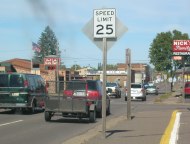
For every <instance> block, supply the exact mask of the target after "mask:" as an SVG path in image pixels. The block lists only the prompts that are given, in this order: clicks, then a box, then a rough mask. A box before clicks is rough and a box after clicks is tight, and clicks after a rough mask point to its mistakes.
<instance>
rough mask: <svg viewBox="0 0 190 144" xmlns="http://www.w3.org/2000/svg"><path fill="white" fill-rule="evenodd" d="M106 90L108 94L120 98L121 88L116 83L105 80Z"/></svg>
mask: <svg viewBox="0 0 190 144" xmlns="http://www.w3.org/2000/svg"><path fill="white" fill-rule="evenodd" d="M106 91H107V95H108V96H115V97H116V98H121V89H120V86H119V84H118V83H114V82H107V83H106Z"/></svg>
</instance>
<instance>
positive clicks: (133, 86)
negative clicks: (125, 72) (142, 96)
mask: <svg viewBox="0 0 190 144" xmlns="http://www.w3.org/2000/svg"><path fill="white" fill-rule="evenodd" d="M131 88H141V85H140V84H132V85H131Z"/></svg>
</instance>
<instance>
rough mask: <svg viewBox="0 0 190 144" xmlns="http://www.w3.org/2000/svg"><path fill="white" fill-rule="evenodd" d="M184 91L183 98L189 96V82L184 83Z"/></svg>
mask: <svg viewBox="0 0 190 144" xmlns="http://www.w3.org/2000/svg"><path fill="white" fill-rule="evenodd" d="M184 93H185V98H190V82H186V83H185V88H184Z"/></svg>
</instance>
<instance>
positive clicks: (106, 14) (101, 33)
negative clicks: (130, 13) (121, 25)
mask: <svg viewBox="0 0 190 144" xmlns="http://www.w3.org/2000/svg"><path fill="white" fill-rule="evenodd" d="M115 15H116V10H115V9H98V10H94V38H115Z"/></svg>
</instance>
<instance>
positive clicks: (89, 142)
mask: <svg viewBox="0 0 190 144" xmlns="http://www.w3.org/2000/svg"><path fill="white" fill-rule="evenodd" d="M176 95H177V94H176V93H173V94H172V95H171V96H170V97H169V98H168V99H166V100H164V101H162V102H161V103H160V104H161V105H162V104H163V105H165V104H166V105H167V104H176V105H179V106H180V105H188V106H187V108H184V109H180V111H181V112H182V115H181V119H182V120H183V121H185V122H186V124H185V129H184V126H181V129H180V131H181V133H180V134H181V135H182V136H183V137H185V138H186V139H187V140H188V136H187V135H188V134H189V130H190V125H189V123H188V122H187V115H188V120H190V117H189V115H190V103H182V102H181V98H178V97H176ZM177 107H178V106H177ZM177 107H176V108H177ZM188 107H189V108H188ZM173 111H174V110H173V109H167V110H164V111H163V109H160V110H148V111H143V112H136V113H135V115H134V116H133V114H132V120H127V116H120V117H117V118H113V119H111V120H109V121H108V122H107V123H106V126H107V127H106V138H104V137H103V133H102V125H99V126H98V127H96V128H93V129H91V130H89V131H88V132H86V133H85V134H82V135H79V136H78V137H76V138H73V139H72V140H69V141H67V142H64V143H63V144H73V143H77V144H160V141H161V138H162V136H163V134H164V132H165V130H166V128H167V126H168V124H169V122H170V119H171V116H172V113H173ZM184 131H185V134H184V133H183V132H184ZM180 140H181V141H182V140H183V141H186V140H185V139H180ZM184 144H185V143H184Z"/></svg>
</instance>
